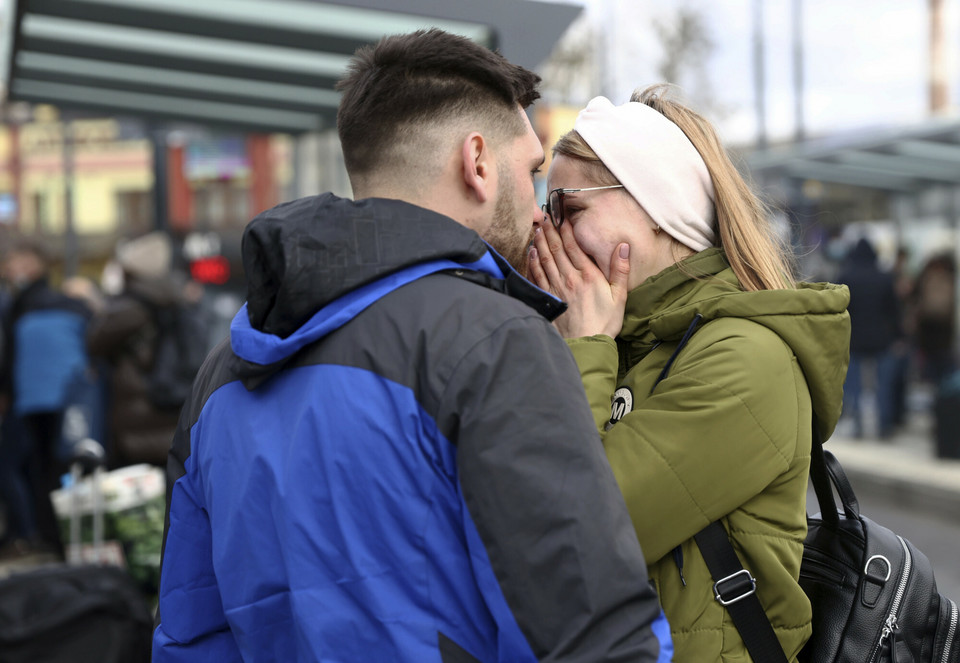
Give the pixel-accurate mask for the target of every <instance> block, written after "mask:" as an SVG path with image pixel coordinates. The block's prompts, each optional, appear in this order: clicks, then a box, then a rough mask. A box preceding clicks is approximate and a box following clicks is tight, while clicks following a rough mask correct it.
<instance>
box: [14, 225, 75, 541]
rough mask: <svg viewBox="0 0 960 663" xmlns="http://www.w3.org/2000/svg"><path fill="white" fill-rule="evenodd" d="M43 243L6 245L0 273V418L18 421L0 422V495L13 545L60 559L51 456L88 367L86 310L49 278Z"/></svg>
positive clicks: (57, 470)
mask: <svg viewBox="0 0 960 663" xmlns="http://www.w3.org/2000/svg"><path fill="white" fill-rule="evenodd" d="M48 272H49V257H48V255H47V251H46V247H44V246H43V244H42V243H41V242H40V241H39V240H37V239H34V238H29V237H22V238H19V239H17V240H15V241H14V242H13V246H11V248H10V250H9V251H8V253H7V255H6V256H5V257H4V259H3V265H2V274H3V278H4V279H5V280H6V281H7V283H9V284H10V286H11V288H12V290H13V293H14V296H13V301H12V303H11V305H10V310H9V312H8V313H7V315H6V319H5V321H4V333H3V336H4V339H5V342H4V347H3V354H2V357H0V415H3V414H4V413H8V414H10V415H12V416H14V417H17V418H18V419H19V420H18V421H17V422H16V423H17V424H19V425H17V426H16V427H14V426H13V423H14V422H13V421H11V422H9V423H8V426H7V427H5V430H6V431H7V433H8V435H5V438H13V437H14V435H13V434H12V431H13V430H17V431H19V432H18V433H17V434H16V438H18V439H4V442H3V444H4V449H3V454H2V458H3V465H4V468H3V470H2V473H0V474H2V478H3V484H4V487H3V492H4V494H5V495H6V497H7V499H8V500H10V501H11V504H12V506H11V508H12V509H14V511H15V513H14V514H13V522H14V523H15V525H16V526H17V529H18V530H19V532H18V537H19V539H20V540H19V541H17V546H16V547H17V549H18V550H21V551H24V550H26V548H24V546H26V547H27V548H30V549H31V550H35V551H42V552H53V553H54V554H56V555H59V556H61V557H62V556H63V544H62V542H61V539H60V530H59V526H58V524H57V519H56V516H55V514H54V511H53V505H52V503H51V502H50V491H52V490H54V489H56V488H58V487H59V486H60V475H61V473H62V471H63V469H64V468H62V467H61V465H62V463H61V462H60V460H59V459H58V457H57V452H58V446H59V444H60V440H61V435H62V431H63V413H64V410H65V409H66V407H67V405H69V400H70V397H71V395H72V394H71V389H72V388H74V386H75V384H76V382H77V380H78V379H80V378H81V377H82V376H83V373H84V371H85V370H86V368H87V356H86V351H85V349H84V332H85V329H86V325H87V320H88V319H89V316H90V311H89V310H88V309H87V307H86V306H85V305H84V304H83V303H82V302H80V301H79V300H77V299H73V298H72V297H68V296H66V295H65V294H63V293H62V292H59V291H57V290H54V289H53V288H51V287H50V284H49V282H48Z"/></svg>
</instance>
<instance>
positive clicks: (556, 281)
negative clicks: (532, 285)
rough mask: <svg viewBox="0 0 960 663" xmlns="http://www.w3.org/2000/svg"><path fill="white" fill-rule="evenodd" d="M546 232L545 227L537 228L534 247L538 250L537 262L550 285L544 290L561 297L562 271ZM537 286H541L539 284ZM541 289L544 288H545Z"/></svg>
mask: <svg viewBox="0 0 960 663" xmlns="http://www.w3.org/2000/svg"><path fill="white" fill-rule="evenodd" d="M545 232H546V231H545V230H544V226H539V227H538V228H537V230H536V232H534V234H533V247H534V248H535V249H536V255H537V262H538V263H539V264H540V269H541V270H542V271H543V274H544V277H545V278H546V279H547V282H548V283H549V285H550V287H549V288H544V290H550V291H551V292H553V293H554V294H555V295H559V294H560V290H559V288H560V285H561V281H562V278H561V276H560V269H559V267H557V260H556V258H555V256H554V254H553V251H552V250H551V249H550V245H549V243H548V242H547V238H546V237H545V235H544V233H545ZM537 285H540V284H539V283H538V284H537ZM540 287H541V288H542V287H543V286H540Z"/></svg>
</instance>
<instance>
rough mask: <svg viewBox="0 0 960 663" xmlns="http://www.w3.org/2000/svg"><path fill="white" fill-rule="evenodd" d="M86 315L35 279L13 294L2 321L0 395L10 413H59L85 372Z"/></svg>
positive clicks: (77, 305) (44, 281)
mask: <svg viewBox="0 0 960 663" xmlns="http://www.w3.org/2000/svg"><path fill="white" fill-rule="evenodd" d="M89 319H90V311H89V309H87V307H86V305H85V304H83V303H82V302H81V301H79V300H77V299H74V298H72V297H68V296H67V295H65V294H63V293H62V292H60V291H58V290H54V289H53V288H51V287H50V285H49V284H48V282H47V279H46V278H40V279H38V280H36V281H34V282H33V283H31V284H30V285H28V286H26V287H25V288H24V289H23V290H22V291H21V292H20V293H18V294H17V295H16V296H15V297H14V299H13V301H12V303H11V304H10V306H9V310H8V311H7V312H6V313H5V315H4V318H3V332H2V333H0V337H2V338H3V339H4V343H3V346H2V348H3V351H2V353H0V392H2V393H6V394H8V396H10V397H11V400H12V403H13V413H14V414H16V415H30V414H36V413H43V412H59V411H62V410H63V409H64V408H66V407H67V406H68V405H69V404H70V398H71V396H75V394H73V393H72V391H71V390H72V389H74V388H75V386H76V384H77V381H78V380H79V378H81V377H82V376H83V374H84V371H85V370H86V369H87V351H86V348H85V347H84V343H85V341H84V336H85V334H86V328H87V322H88V321H89Z"/></svg>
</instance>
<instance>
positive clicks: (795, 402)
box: [603, 323, 810, 563]
mask: <svg viewBox="0 0 960 663" xmlns="http://www.w3.org/2000/svg"><path fill="white" fill-rule="evenodd" d="M746 324H751V325H752V324H753V323H746ZM753 326H755V327H757V328H758V329H759V326H757V325H753ZM722 329H724V328H723V326H722V325H720V326H712V325H708V326H706V327H704V329H703V330H701V331H700V332H698V333H697V335H696V336H694V337H693V340H691V342H690V344H689V345H688V346H687V347H686V348H685V349H684V351H683V352H682V353H681V354H680V356H679V357H678V359H677V361H676V363H675V364H674V365H673V368H672V369H671V371H670V374H669V375H668V376H667V377H666V378H665V379H664V380H663V381H662V382H661V383H660V384H659V385H658V386H657V387H656V389H655V391H654V392H653V394H652V395H651V396H650V397H648V398H643V399H640V400H639V402H637V403H635V405H634V409H633V411H632V412H630V413H629V414H627V415H626V416H624V417H623V419H621V420H620V421H619V422H618V423H617V424H616V425H615V426H613V427H612V428H611V429H610V430H609V431H607V432H606V434H605V435H604V438H603V444H604V449H605V451H606V454H607V458H608V459H609V461H610V464H611V466H612V467H613V471H614V474H615V475H616V477H617V481H618V483H619V484H620V487H621V489H622V491H623V494H624V498H625V500H626V503H627V506H628V508H629V510H630V516H631V518H632V519H633V524H634V526H635V528H636V531H637V537H638V538H639V539H640V544H641V546H642V547H643V550H644V553H645V554H646V556H647V561H648V562H649V563H654V562H656V561H658V560H659V559H660V558H661V557H663V556H664V555H665V554H667V553H668V552H669V551H670V550H672V549H673V548H674V547H675V546H677V545H678V544H680V543H682V542H683V541H686V540H687V539H689V538H690V537H692V536H693V535H694V534H696V533H697V532H698V531H700V530H701V529H702V528H703V527H705V526H706V525H707V524H709V523H710V522H712V521H714V520H717V519H719V518H722V517H723V516H725V515H727V514H728V513H730V512H732V511H733V510H734V509H736V508H738V507H741V506H743V505H744V504H746V503H747V502H749V500H750V499H752V498H753V497H755V496H757V495H759V494H760V493H761V492H762V491H763V490H764V489H765V488H767V486H769V485H771V484H772V483H773V482H775V481H777V480H778V479H779V478H781V477H783V478H784V480H786V478H787V477H788V473H789V472H790V471H796V472H799V471H801V470H803V471H805V470H806V465H805V464H801V465H795V464H794V458H795V457H796V456H797V455H798V453H800V452H801V451H802V452H803V453H805V454H806V455H809V449H808V448H806V449H804V450H800V449H798V448H797V440H798V439H809V433H806V434H804V433H803V432H802V431H804V430H806V431H809V425H810V424H809V421H810V414H809V412H810V409H809V395H808V394H806V393H802V392H801V390H800V388H799V386H798V385H801V384H802V377H799V373H800V369H799V367H798V365H797V362H796V359H795V358H794V357H793V354H792V352H791V351H790V349H789V348H788V347H787V346H786V344H785V343H784V342H783V341H782V340H781V339H780V338H779V337H777V336H776V335H775V334H773V333H772V332H769V333H760V334H753V333H741V332H742V330H738V331H734V332H732V333H730V332H729V329H728V330H727V331H720V330H722ZM659 368H660V367H657V370H659ZM804 480H805V479H804ZM651 504H656V505H657V507H656V508H651V506H650V505H651Z"/></svg>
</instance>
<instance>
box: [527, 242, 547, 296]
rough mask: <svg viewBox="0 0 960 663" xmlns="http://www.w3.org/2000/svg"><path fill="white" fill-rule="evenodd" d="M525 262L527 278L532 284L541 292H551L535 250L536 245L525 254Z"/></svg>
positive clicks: (538, 254) (538, 253)
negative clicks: (526, 263)
mask: <svg viewBox="0 0 960 663" xmlns="http://www.w3.org/2000/svg"><path fill="white" fill-rule="evenodd" d="M527 262H528V263H529V264H528V265H527V276H529V278H530V280H531V281H533V284H534V285H536V286H537V287H538V288H540V289H541V290H546V291H547V292H552V290H551V288H550V280H549V279H547V275H546V273H545V272H544V271H543V266H542V265H541V264H540V252H539V251H538V250H537V247H536V245H534V246H531V247H530V251H529V252H528V253H527Z"/></svg>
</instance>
